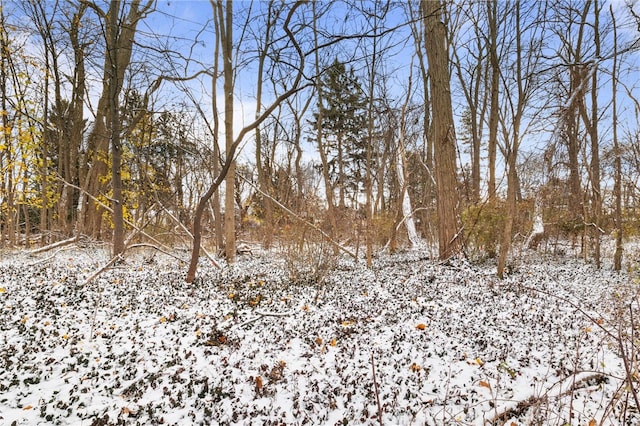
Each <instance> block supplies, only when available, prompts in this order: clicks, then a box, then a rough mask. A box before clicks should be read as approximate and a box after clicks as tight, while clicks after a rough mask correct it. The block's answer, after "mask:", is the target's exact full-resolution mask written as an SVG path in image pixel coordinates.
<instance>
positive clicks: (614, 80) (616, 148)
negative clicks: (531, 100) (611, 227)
mask: <svg viewBox="0 0 640 426" xmlns="http://www.w3.org/2000/svg"><path fill="white" fill-rule="evenodd" d="M609 12H610V13H611V21H612V23H613V55H612V58H613V67H612V70H611V107H612V117H611V120H612V127H613V153H614V186H613V195H614V197H615V211H614V220H615V226H616V232H615V236H616V249H615V252H614V254H613V269H614V271H620V270H621V269H622V250H623V248H622V237H623V226H622V225H623V223H622V161H621V159H620V157H621V152H620V145H619V143H618V102H617V91H618V42H617V40H618V31H617V26H616V18H615V14H614V13H613V6H611V5H609Z"/></svg>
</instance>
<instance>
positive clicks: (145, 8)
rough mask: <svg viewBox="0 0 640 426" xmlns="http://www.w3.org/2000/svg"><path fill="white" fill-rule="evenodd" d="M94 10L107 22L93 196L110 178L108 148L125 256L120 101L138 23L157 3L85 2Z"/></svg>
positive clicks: (116, 241) (95, 216) (98, 213)
mask: <svg viewBox="0 0 640 426" xmlns="http://www.w3.org/2000/svg"><path fill="white" fill-rule="evenodd" d="M83 3H84V4H86V5H87V6H88V7H90V8H91V9H93V10H94V11H95V12H96V13H97V15H98V16H99V18H100V19H101V20H102V22H103V36H104V39H105V57H104V65H103V80H102V94H101V96H100V99H99V100H98V107H97V111H96V118H95V122H94V126H93V129H92V132H91V134H90V136H89V138H90V139H93V140H94V143H95V145H94V152H93V154H94V162H95V165H94V166H93V167H92V168H91V171H90V174H89V176H88V177H89V179H90V180H89V184H90V186H88V187H87V190H88V191H89V193H93V194H97V193H98V192H99V188H100V185H101V183H100V181H101V177H103V176H105V175H106V169H107V163H106V162H105V161H104V160H102V159H101V158H100V155H101V154H100V153H102V154H104V153H105V152H106V151H107V147H108V146H110V149H111V189H112V200H111V204H112V210H113V253H114V256H115V255H118V254H121V253H122V252H123V251H124V249H125V247H124V218H123V210H122V206H123V199H122V176H121V162H122V141H121V133H120V132H121V130H122V129H121V123H120V117H119V105H120V102H119V98H120V94H121V92H122V86H123V82H124V76H125V72H126V70H127V67H128V66H129V64H130V62H131V54H132V49H133V43H134V39H135V34H136V27H137V25H138V23H139V22H140V21H141V20H142V19H143V18H144V17H145V16H146V15H147V14H148V13H149V12H150V11H151V9H152V6H153V4H154V1H153V0H148V1H147V2H146V3H145V4H141V1H140V0H132V1H131V3H130V4H129V5H127V2H126V1H125V2H123V1H121V0H111V1H110V3H109V9H108V10H106V11H104V10H103V9H102V8H100V7H99V6H98V5H97V4H96V3H94V2H90V1H86V0H83ZM90 218H91V219H92V221H91V224H92V228H90V229H91V230H92V231H94V232H99V230H100V227H101V222H102V209H101V208H99V206H94V207H93V210H92V215H90Z"/></svg>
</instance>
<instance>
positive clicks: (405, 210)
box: [396, 130, 423, 248]
mask: <svg viewBox="0 0 640 426" xmlns="http://www.w3.org/2000/svg"><path fill="white" fill-rule="evenodd" d="M401 133H402V130H401ZM403 139H404V138H403V135H402V134H401V136H400V140H399V141H398V149H397V150H396V173H397V174H398V185H400V190H401V191H402V215H403V216H404V217H403V221H404V225H405V227H406V228H407V236H408V237H409V243H410V244H411V248H417V247H421V246H422V245H423V243H422V240H421V239H420V236H419V235H418V232H417V231H416V224H415V221H414V220H413V209H412V208H411V199H410V198H409V191H407V185H406V183H405V179H404V171H405V155H404V142H403Z"/></svg>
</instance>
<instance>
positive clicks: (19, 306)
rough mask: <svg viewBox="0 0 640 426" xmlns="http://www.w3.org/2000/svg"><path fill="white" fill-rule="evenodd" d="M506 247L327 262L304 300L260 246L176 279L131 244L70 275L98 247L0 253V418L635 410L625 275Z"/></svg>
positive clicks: (323, 417) (310, 417)
mask: <svg viewBox="0 0 640 426" xmlns="http://www.w3.org/2000/svg"><path fill="white" fill-rule="evenodd" d="M522 256H523V259H521V261H520V262H519V264H518V266H517V267H516V268H514V270H513V271H512V272H511V274H510V275H509V276H508V277H507V278H506V279H504V280H502V281H501V280H498V279H497V278H495V276H494V274H493V271H495V265H492V264H482V265H472V264H469V263H467V262H464V261H452V262H449V263H446V264H442V263H438V262H436V261H433V260H429V259H427V258H425V256H424V253H422V252H420V251H411V252H406V253H402V254H397V255H381V256H379V257H378V258H377V259H376V261H375V264H374V267H373V268H371V269H367V268H366V267H365V265H364V264H361V263H354V262H351V261H348V260H341V261H340V262H339V263H338V265H337V267H336V268H335V270H333V271H332V272H331V273H330V274H329V275H328V276H327V277H326V279H325V281H324V283H323V284H322V285H323V286H324V288H323V292H322V293H320V294H321V296H320V297H319V298H317V295H318V294H319V293H318V288H317V286H314V285H307V284H305V285H302V284H294V283H291V282H290V280H289V279H288V277H287V273H286V267H285V262H284V260H282V258H281V256H280V255H278V254H277V253H264V252H258V253H254V255H252V256H246V257H241V258H240V259H239V261H238V262H237V263H236V264H235V265H233V266H228V265H224V266H223V269H221V270H219V269H216V268H213V267H209V266H207V265H208V263H207V262H206V261H205V260H203V262H202V263H203V266H202V267H201V269H200V270H199V273H198V277H199V278H198V279H197V280H196V283H194V284H193V285H187V284H186V283H185V282H184V273H185V265H182V264H180V262H179V261H177V260H175V259H173V258H170V257H164V256H163V255H160V254H158V255H156V256H139V257H137V256H131V257H129V258H128V259H127V260H126V262H124V263H121V264H119V265H116V266H115V267H113V268H111V269H108V270H106V271H104V272H103V273H101V274H100V275H98V276H97V277H96V278H95V279H94V280H93V281H91V282H89V283H88V284H86V285H83V283H84V282H85V280H86V279H87V278H88V277H90V276H91V275H92V274H93V273H94V272H95V271H96V270H98V269H99V268H100V267H101V266H102V265H104V264H106V263H107V262H108V254H107V253H106V251H104V250H101V249H97V248H96V249H91V248H86V249H76V248H74V249H71V250H64V251H60V252H59V253H58V254H57V255H56V256H54V257H51V255H50V254H48V253H42V254H38V255H33V254H31V255H30V254H28V253H26V252H11V253H9V252H4V253H3V255H2V260H1V261H0V307H1V308H2V309H1V310H0V424H3V425H4V424H7V425H11V424H16V425H21V424H29V425H32V424H52V425H54V424H61V425H65V424H78V425H106V424H180V425H183V424H233V425H254V424H255V425H262V424H278V425H280V424H296V425H303V424H310V425H311V424H313V425H315V424H329V425H334V424H371V425H374V424H380V419H378V411H379V410H380V411H381V412H382V423H383V424H385V425H386V424H399V425H409V424H417V425H422V424H426V425H442V424H461V425H478V426H480V425H485V424H506V425H511V424H516V425H521V424H522V425H524V424H557V425H563V424H566V423H568V424H575V425H578V424H580V425H586V424H589V422H590V421H592V420H594V421H595V422H596V423H595V424H606V425H623V424H633V423H637V422H638V421H640V415H638V410H637V409H636V408H635V407H629V406H627V407H626V408H625V406H624V404H623V402H624V401H627V403H628V404H631V402H630V401H631V399H628V400H627V399H625V398H626V396H624V389H625V385H624V383H623V379H624V377H625V370H624V365H623V362H622V358H621V357H620V351H619V344H618V342H617V341H616V339H615V338H614V337H615V336H617V335H618V334H617V333H618V329H617V328H616V327H618V326H619V325H620V327H621V328H620V330H622V331H625V330H627V329H625V328H624V327H625V326H626V325H627V324H628V321H627V319H625V318H626V317H625V316H624V312H627V311H629V309H630V307H636V305H634V304H633V303H635V302H634V301H636V300H637V284H636V277H635V276H633V275H632V273H629V274H615V273H613V272H611V271H608V270H606V269H602V270H596V269H595V268H593V267H592V266H590V265H585V264H584V263H583V262H582V261H581V260H577V259H573V258H568V257H564V258H563V257H554V258H547V257H544V256H542V255H539V254H531V253H525V254H523V255H522ZM316 298H317V300H316ZM621 307H622V309H621ZM631 324H633V323H631ZM608 331H609V332H612V334H607V332H608ZM627 331H628V330H627ZM627 350H633V351H634V352H633V353H634V354H635V347H633V346H631V345H630V343H629V345H628V346H627ZM372 367H375V379H374V376H373V368H372ZM632 368H634V369H637V365H632ZM374 380H375V383H377V385H378V391H377V395H376V389H375V386H374ZM634 386H635V384H634ZM627 396H630V395H627ZM378 398H379V401H380V406H378V403H377V400H378Z"/></svg>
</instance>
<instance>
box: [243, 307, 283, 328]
mask: <svg viewBox="0 0 640 426" xmlns="http://www.w3.org/2000/svg"><path fill="white" fill-rule="evenodd" d="M257 314H258V316H257V317H255V318H251V319H248V320H246V321H245V322H243V323H241V324H238V325H236V326H235V327H232V328H242V327H246V326H247V325H249V324H252V323H254V322H256V321H258V320H261V319H262V318H264V317H287V316H289V315H291V314H293V311H289V312H257Z"/></svg>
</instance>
